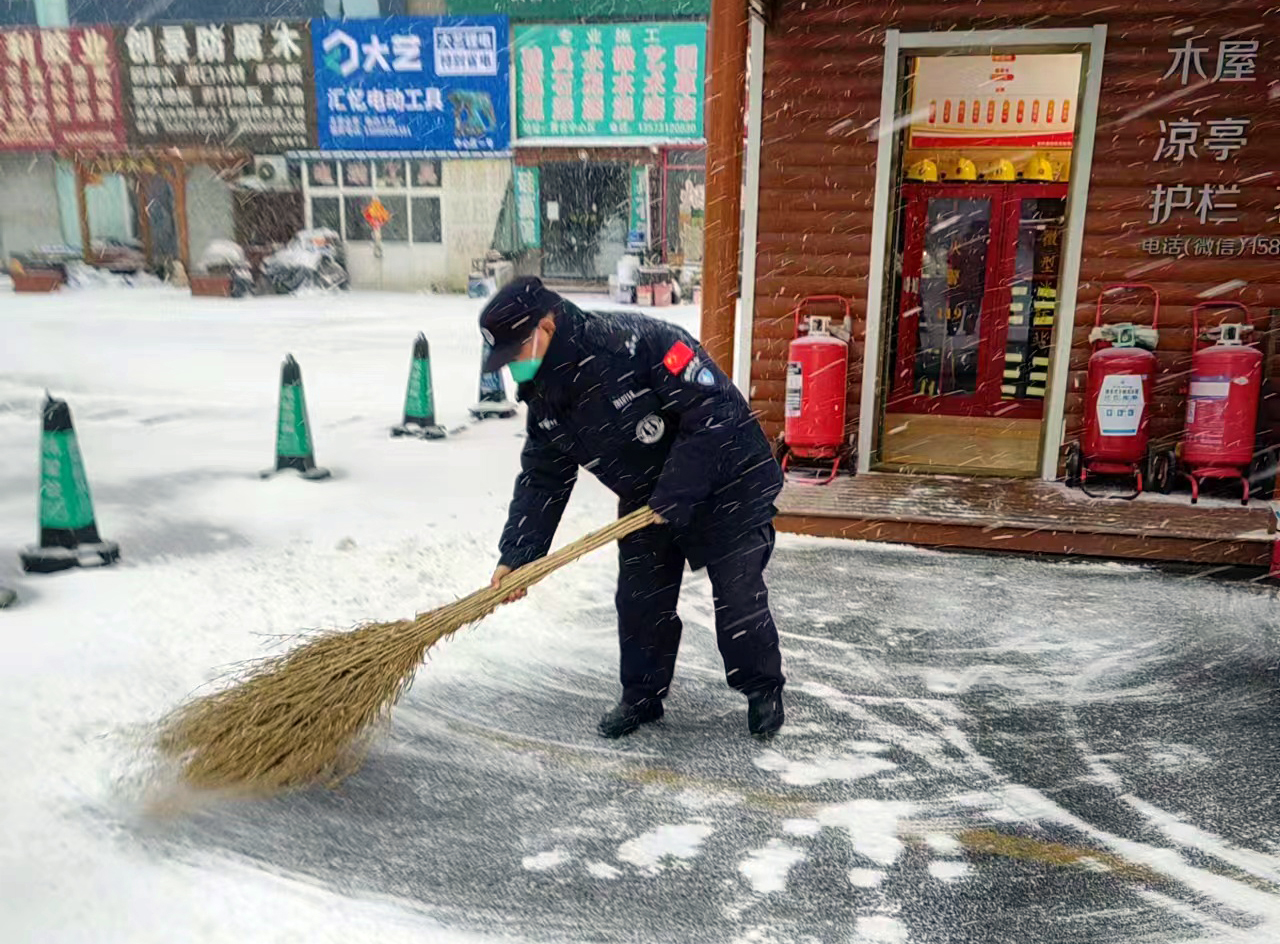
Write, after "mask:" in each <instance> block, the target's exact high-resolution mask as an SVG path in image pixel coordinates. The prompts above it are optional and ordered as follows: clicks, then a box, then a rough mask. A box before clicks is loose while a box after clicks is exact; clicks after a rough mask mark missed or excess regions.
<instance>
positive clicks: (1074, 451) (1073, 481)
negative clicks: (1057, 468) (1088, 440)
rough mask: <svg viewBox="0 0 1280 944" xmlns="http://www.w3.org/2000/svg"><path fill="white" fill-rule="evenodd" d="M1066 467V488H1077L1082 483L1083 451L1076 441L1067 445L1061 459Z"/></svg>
mask: <svg viewBox="0 0 1280 944" xmlns="http://www.w3.org/2000/svg"><path fill="white" fill-rule="evenodd" d="M1063 465H1064V466H1065V467H1066V472H1067V475H1066V483H1067V488H1079V487H1080V486H1081V485H1083V484H1084V452H1083V451H1082V450H1081V449H1080V444H1079V443H1078V442H1073V443H1071V444H1070V445H1068V446H1067V456H1066V459H1065V460H1064V461H1063Z"/></svg>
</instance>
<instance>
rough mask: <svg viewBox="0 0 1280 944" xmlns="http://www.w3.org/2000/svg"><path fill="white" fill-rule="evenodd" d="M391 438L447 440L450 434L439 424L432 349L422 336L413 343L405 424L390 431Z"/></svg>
mask: <svg viewBox="0 0 1280 944" xmlns="http://www.w3.org/2000/svg"><path fill="white" fill-rule="evenodd" d="M391 435H392V436H415V437H417V438H419V439H444V437H445V436H446V435H448V430H446V429H445V428H444V427H443V426H440V425H438V424H437V423H436V406H435V398H434V397H433V396H432V395H431V345H429V344H428V343H427V336H426V335H425V334H422V333H419V334H418V337H417V338H416V339H415V340H414V342H413V360H412V361H411V362H410V365H409V389H408V390H407V391H405V395H404V421H403V422H402V423H401V424H400V425H399V426H393V427H392V428H391Z"/></svg>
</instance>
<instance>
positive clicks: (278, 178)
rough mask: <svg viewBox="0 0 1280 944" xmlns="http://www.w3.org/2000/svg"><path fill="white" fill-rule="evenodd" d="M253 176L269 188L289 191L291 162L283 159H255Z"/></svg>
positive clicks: (270, 157) (273, 157) (271, 157)
mask: <svg viewBox="0 0 1280 944" xmlns="http://www.w3.org/2000/svg"><path fill="white" fill-rule="evenodd" d="M253 176H255V177H257V178H258V180H260V181H262V183H263V184H265V185H266V186H267V187H268V188H271V189H280V190H288V189H289V188H290V186H291V185H290V183H289V162H288V161H286V160H285V159H284V158H283V157H279V156H274V155H273V156H269V157H255V158H254V159H253Z"/></svg>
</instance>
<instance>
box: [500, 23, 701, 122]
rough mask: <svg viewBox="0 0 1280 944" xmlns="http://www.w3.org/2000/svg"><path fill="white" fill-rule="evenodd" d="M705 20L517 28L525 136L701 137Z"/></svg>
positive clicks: (519, 115) (518, 96) (521, 119)
mask: <svg viewBox="0 0 1280 944" xmlns="http://www.w3.org/2000/svg"><path fill="white" fill-rule="evenodd" d="M706 41H707V27H706V24H705V23H632V24H626V25H623V24H573V25H568V24H566V25H558V26H550V25H548V26H522V27H518V28H517V29H516V39H515V57H516V62H515V70H516V136H517V137H518V138H643V139H660V140H665V141H675V140H680V141H687V140H700V139H701V138H702V136H703V130H702V103H703V74H704V68H705V64H706V45H707V42H706Z"/></svg>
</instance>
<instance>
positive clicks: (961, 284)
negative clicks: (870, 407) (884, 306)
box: [884, 183, 1066, 474]
mask: <svg viewBox="0 0 1280 944" xmlns="http://www.w3.org/2000/svg"><path fill="white" fill-rule="evenodd" d="M1065 209H1066V187H1065V185H1063V184H1050V185H1043V186H1032V185H1025V184H1018V183H1012V184H1001V185H987V186H983V185H973V186H967V187H966V186H947V185H930V184H915V185H909V186H907V187H905V188H904V194H903V209H902V216H903V243H904V246H903V253H902V278H901V279H900V282H899V298H898V303H897V306H896V324H895V325H894V328H895V330H894V331H893V335H892V337H893V341H894V351H893V357H892V361H891V369H892V374H891V378H892V379H891V382H890V391H889V396H888V398H887V403H886V408H885V410H886V415H885V419H886V431H885V438H884V461H885V462H887V463H895V464H898V465H904V466H912V465H922V466H956V467H968V466H972V465H975V464H977V465H981V466H982V467H984V468H991V469H998V470H1002V471H1015V472H1025V473H1028V474H1030V473H1032V472H1034V471H1035V468H1036V461H1037V456H1038V446H1039V440H1040V422H1039V421H1040V419H1041V417H1042V416H1043V411H1044V396H1045V385H1046V382H1047V380H1048V371H1049V361H1050V355H1051V348H1052V346H1051V341H1052V334H1053V326H1054V311H1055V309H1056V307H1057V284H1058V274H1059V259H1060V256H1059V253H1060V248H1061V233H1062V224H1063V222H1064V220H1065Z"/></svg>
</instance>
